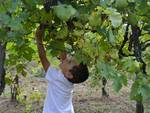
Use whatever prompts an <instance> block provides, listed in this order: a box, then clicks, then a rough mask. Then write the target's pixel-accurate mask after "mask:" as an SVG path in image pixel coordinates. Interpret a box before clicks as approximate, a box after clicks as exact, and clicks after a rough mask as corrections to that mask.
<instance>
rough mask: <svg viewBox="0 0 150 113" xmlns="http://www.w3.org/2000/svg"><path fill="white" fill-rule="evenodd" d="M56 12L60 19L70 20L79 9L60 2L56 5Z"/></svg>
mask: <svg viewBox="0 0 150 113" xmlns="http://www.w3.org/2000/svg"><path fill="white" fill-rule="evenodd" d="M54 12H55V14H56V15H57V17H58V18H59V19H61V20H63V21H67V20H69V18H71V17H73V16H75V14H76V13H77V10H76V9H75V8H73V7H72V6H71V5H66V4H60V5H57V6H54Z"/></svg>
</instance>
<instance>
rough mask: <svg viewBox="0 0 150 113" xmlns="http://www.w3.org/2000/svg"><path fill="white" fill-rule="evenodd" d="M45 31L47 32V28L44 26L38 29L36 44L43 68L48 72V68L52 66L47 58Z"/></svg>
mask: <svg viewBox="0 0 150 113" xmlns="http://www.w3.org/2000/svg"><path fill="white" fill-rule="evenodd" d="M44 31H45V28H44V26H43V25H40V26H39V27H38V28H37V30H36V42H37V48H38V54H39V57H40V61H41V63H42V66H43V68H44V70H45V72H46V71H47V70H48V67H49V66H50V62H49V61H48V59H47V57H46V52H45V48H44V46H43V37H44Z"/></svg>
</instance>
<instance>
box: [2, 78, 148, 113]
mask: <svg viewBox="0 0 150 113" xmlns="http://www.w3.org/2000/svg"><path fill="white" fill-rule="evenodd" d="M20 87H21V89H22V90H21V91H20V93H21V94H20V95H21V96H20V98H21V97H22V100H21V99H20V101H19V102H12V101H10V94H9V88H6V91H5V92H4V94H3V95H2V96H1V97H0V113H42V108H43V102H44V98H45V94H46V88H47V82H46V80H44V79H43V78H31V77H30V78H28V79H26V80H23V83H22V85H20ZM129 89H130V85H129V86H127V87H123V88H122V89H121V91H120V92H119V93H116V92H114V91H113V89H112V87H111V82H110V83H109V84H108V85H107V91H108V93H109V97H102V96H101V90H100V89H96V88H91V87H90V86H89V84H88V81H87V82H85V83H84V84H78V85H75V88H74V94H73V103H74V109H75V112H76V113H135V103H134V101H131V100H130V99H129V93H130V90H129ZM145 106H146V112H145V113H150V112H149V108H150V106H149V104H148V103H146V105H145Z"/></svg>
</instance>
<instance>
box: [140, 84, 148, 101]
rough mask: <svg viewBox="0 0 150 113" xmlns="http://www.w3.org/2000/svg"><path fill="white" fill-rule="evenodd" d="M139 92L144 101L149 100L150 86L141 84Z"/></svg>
mask: <svg viewBox="0 0 150 113" xmlns="http://www.w3.org/2000/svg"><path fill="white" fill-rule="evenodd" d="M140 92H141V94H142V96H143V99H144V100H146V99H150V85H149V84H143V85H142V86H141V88H140Z"/></svg>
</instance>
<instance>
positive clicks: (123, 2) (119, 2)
mask: <svg viewBox="0 0 150 113" xmlns="http://www.w3.org/2000/svg"><path fill="white" fill-rule="evenodd" d="M115 6H116V7H117V8H118V9H122V8H126V7H127V6H128V1H127V0H116V2H115Z"/></svg>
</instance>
